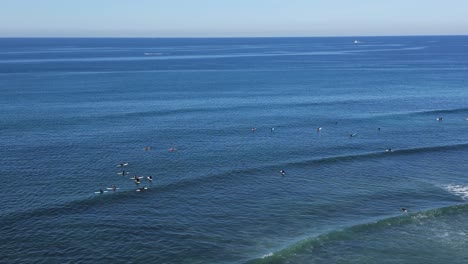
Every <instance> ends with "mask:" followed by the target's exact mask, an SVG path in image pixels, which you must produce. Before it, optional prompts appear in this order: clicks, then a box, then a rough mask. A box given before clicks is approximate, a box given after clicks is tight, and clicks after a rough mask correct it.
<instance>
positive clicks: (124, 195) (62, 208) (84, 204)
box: [0, 143, 468, 226]
mask: <svg viewBox="0 0 468 264" xmlns="http://www.w3.org/2000/svg"><path fill="white" fill-rule="evenodd" d="M465 148H468V143H464V144H454V145H445V146H430V147H422V148H411V149H401V150H395V151H393V152H391V153H388V152H385V151H379V152H370V153H363V154H356V155H343V156H332V157H324V158H319V159H312V160H310V159H309V160H303V161H292V162H285V163H282V164H268V165H264V166H259V167H253V168H247V169H237V170H231V171H227V172H224V173H218V174H211V175H207V176H204V177H197V178H190V179H182V180H179V181H176V182H172V183H168V184H163V185H158V186H154V187H152V188H150V189H148V190H147V191H146V192H144V193H137V192H135V190H134V189H131V190H121V191H117V192H115V193H110V194H104V195H94V196H92V197H88V198H85V199H82V200H75V201H71V202H69V203H66V204H62V205H55V206H52V207H47V208H38V209H34V210H30V211H22V212H16V213H12V214H8V215H4V216H2V217H0V226H8V225H9V224H13V223H15V222H16V221H18V220H27V219H30V218H34V217H50V216H55V215H61V214H64V213H67V212H69V213H76V212H77V211H78V212H79V211H80V210H83V211H84V210H87V209H89V208H90V207H92V206H99V205H100V204H103V203H105V204H108V203H113V202H120V201H121V200H125V199H128V198H131V199H137V198H138V197H143V195H144V194H145V193H149V194H150V193H152V192H155V191H156V192H170V191H173V190H177V189H184V188H189V187H193V186H199V185H203V184H207V183H212V182H213V181H219V180H221V181H222V180H230V179H232V178H234V177H237V178H242V177H245V176H246V175H255V174H259V173H261V172H264V171H279V170H280V168H285V167H298V166H299V167H300V166H311V165H317V166H318V165H321V164H326V163H335V162H347V161H355V160H362V159H369V158H381V157H386V156H394V155H408V154H416V153H424V152H433V151H444V150H457V149H465ZM454 188H455V189H454V190H456V187H454ZM460 190H461V189H460ZM464 190H466V191H467V192H466V193H465V194H466V195H467V196H468V187H467V189H464Z"/></svg>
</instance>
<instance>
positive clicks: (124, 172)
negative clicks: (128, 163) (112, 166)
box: [117, 170, 128, 176]
mask: <svg viewBox="0 0 468 264" xmlns="http://www.w3.org/2000/svg"><path fill="white" fill-rule="evenodd" d="M117 174H119V175H122V176H125V175H126V174H128V172H126V171H125V170H122V172H119V173H117Z"/></svg>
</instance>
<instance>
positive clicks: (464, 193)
mask: <svg viewBox="0 0 468 264" xmlns="http://www.w3.org/2000/svg"><path fill="white" fill-rule="evenodd" d="M443 188H444V189H445V190H446V191H448V192H449V193H451V194H455V195H456V196H458V197H460V198H461V199H463V200H467V199H468V186H467V185H464V184H449V185H446V186H443Z"/></svg>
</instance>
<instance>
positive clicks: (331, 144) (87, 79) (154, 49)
mask: <svg viewBox="0 0 468 264" xmlns="http://www.w3.org/2000/svg"><path fill="white" fill-rule="evenodd" d="M0 95H1V96H0V117H1V118H0V157H1V163H2V166H1V167H0V175H1V176H2V179H3V183H2V184H1V185H0V201H1V203H0V262H1V263H110V262H112V263H190V264H192V263H223V264H224V263H229V264H231V263H399V264H401V263H434V264H436V263H437V264H439V263H447V264H449V263H467V262H466V261H467V259H468V251H467V250H466V248H467V247H468V236H467V233H468V221H466V219H467V217H468V204H467V203H466V200H467V199H468V178H467V176H468V175H467V172H468V36H419V37H336V38H332V37H330V38H187V39H184V38H179V39H176V38H175V39H170V38H168V39H164V38H161V39H159V38H136V39H133V38H107V39H105V38H103V39H101V38H2V39H0ZM120 163H128V165H127V166H123V167H119V164H120ZM281 170H284V172H285V173H284V175H282V174H281V173H280V171H281ZM122 171H125V173H123V175H122V173H121V172H122ZM119 173H120V174H119ZM135 176H137V177H143V178H141V180H140V183H139V184H137V183H135V181H134V180H133V179H132V178H133V177H135ZM147 176H152V177H153V181H149V180H147V179H146V177H147ZM112 186H116V187H117V188H118V189H116V190H115V191H113V190H112V189H111V188H112ZM140 188H141V189H140ZM100 190H102V191H103V193H100ZM137 190H139V191H137ZM402 208H405V209H407V212H404V211H402Z"/></svg>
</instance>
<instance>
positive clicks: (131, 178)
mask: <svg viewBox="0 0 468 264" xmlns="http://www.w3.org/2000/svg"><path fill="white" fill-rule="evenodd" d="M129 179H130V180H134V179H135V178H133V177H132V178H129ZM137 179H143V177H142V176H140V177H137Z"/></svg>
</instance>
